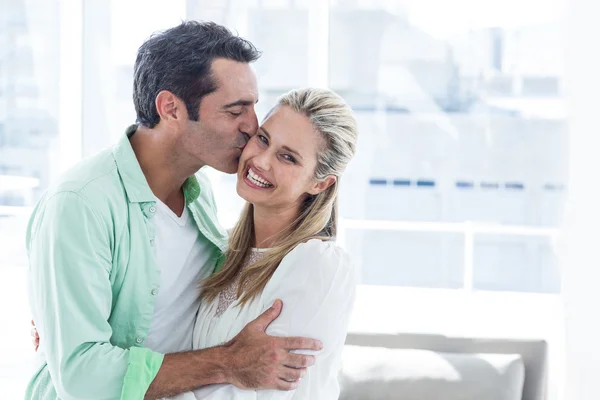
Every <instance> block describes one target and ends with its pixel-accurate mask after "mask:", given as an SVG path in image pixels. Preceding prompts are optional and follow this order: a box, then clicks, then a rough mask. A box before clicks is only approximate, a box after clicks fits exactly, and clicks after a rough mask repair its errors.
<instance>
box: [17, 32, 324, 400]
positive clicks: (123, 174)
mask: <svg viewBox="0 0 600 400" xmlns="http://www.w3.org/2000/svg"><path fill="white" fill-rule="evenodd" d="M258 57H259V53H258V51H257V50H256V48H255V47H254V46H253V45H252V44H251V43H249V42H248V41H246V40H243V39H241V38H239V37H236V36H233V35H232V34H231V33H230V32H229V31H228V30H227V29H226V28H224V27H222V26H219V25H217V24H214V23H199V22H184V23H182V24H181V25H179V26H177V27H175V28H172V29H169V30H167V31H165V32H163V33H161V34H158V35H155V36H153V37H151V38H150V39H149V40H148V41H146V42H145V43H144V44H143V45H142V46H141V47H140V49H139V51H138V55H137V59H136V62H135V69H134V88H133V91H134V95H133V98H134V103H135V109H136V113H137V122H138V124H137V125H134V126H132V127H130V128H129V129H128V130H127V133H126V135H124V136H123V137H122V138H121V140H120V141H119V143H118V144H117V145H116V146H115V147H114V148H113V149H109V150H105V151H103V152H101V153H99V154H98V155H96V156H94V157H92V158H89V159H87V160H84V161H82V162H81V163H79V164H78V165H77V166H75V167H74V168H73V169H72V170H70V171H68V172H67V173H66V174H65V175H64V176H63V177H62V178H61V179H60V180H59V181H58V183H56V184H55V185H54V186H53V187H51V188H50V189H49V190H48V192H47V193H46V194H45V195H44V197H43V198H42V199H41V200H40V202H39V203H38V205H37V206H36V208H35V210H34V212H33V215H32V217H31V220H30V223H29V226H28V231H27V246H28V253H29V259H30V263H29V265H30V275H31V293H32V295H31V297H32V299H31V300H32V307H33V316H34V320H35V323H36V327H37V329H38V331H39V335H40V337H41V343H40V351H39V357H40V361H41V363H40V368H39V370H38V372H37V373H36V375H35V376H34V378H33V379H32V381H31V382H30V384H29V386H28V389H27V394H26V399H57V398H60V399H63V400H71V399H84V398H85V399H119V398H120V399H142V398H147V399H156V398H161V397H166V396H172V395H175V394H179V393H182V392H186V391H190V390H193V389H194V388H197V387H200V386H203V385H207V384H213V383H225V382H226V383H231V384H234V385H236V386H238V387H241V388H247V389H259V388H261V389H262V388H271V389H280V390H290V389H294V388H296V387H297V382H298V380H299V379H300V378H301V377H302V376H303V375H304V373H305V372H306V368H307V367H309V366H310V365H312V364H313V363H314V357H312V356H306V355H300V354H292V353H290V350H293V349H302V350H319V349H320V347H321V344H320V343H319V342H318V341H315V340H310V339H303V338H275V337H269V336H267V335H266V334H265V333H264V330H265V328H266V327H267V325H268V324H269V323H270V322H271V321H272V320H273V319H275V318H276V317H277V315H278V314H279V311H280V310H281V306H282V305H281V302H276V304H274V305H273V307H272V308H271V309H270V310H268V311H266V312H265V314H263V315H262V316H261V317H259V318H258V319H257V320H255V321H254V322H252V323H250V324H248V326H246V328H245V329H244V330H243V331H242V332H241V333H240V334H239V335H238V336H237V337H236V338H234V339H233V340H232V341H231V342H229V343H227V344H225V345H223V346H219V347H215V348H211V349H206V350H200V351H191V342H192V341H191V335H192V329H193V324H194V319H195V315H196V311H197V310H198V305H199V303H198V301H199V300H198V292H197V290H198V289H197V287H198V282H199V281H200V280H201V279H203V278H205V277H207V276H209V275H210V274H211V273H212V272H213V271H214V270H215V268H216V264H217V262H218V261H219V260H220V259H221V255H222V253H223V251H224V250H225V248H226V245H227V243H226V241H227V235H226V233H225V232H224V231H223V229H222V228H221V227H220V226H219V224H218V222H217V219H216V208H215V204H214V199H213V197H212V193H211V188H210V184H209V182H208V180H207V178H206V177H205V176H204V175H203V174H202V173H198V174H196V172H197V171H198V170H199V169H200V168H202V167H203V166H205V165H208V166H211V167H214V168H216V169H218V170H220V171H224V172H227V173H233V172H236V171H237V164H238V159H239V156H240V154H241V152H242V149H243V147H244V146H245V144H246V142H247V141H248V138H249V137H250V136H252V135H254V134H255V132H256V130H257V126H258V123H257V119H256V114H255V112H254V104H255V103H256V102H257V101H258V89H257V85H256V78H255V76H254V73H253V72H252V70H251V68H250V65H249V64H250V63H251V62H253V61H255V60H256V59H257V58H258ZM195 174H196V175H195Z"/></svg>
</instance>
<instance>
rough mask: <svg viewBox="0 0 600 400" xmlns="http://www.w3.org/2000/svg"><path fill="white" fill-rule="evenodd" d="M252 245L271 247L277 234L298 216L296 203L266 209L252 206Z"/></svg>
mask: <svg viewBox="0 0 600 400" xmlns="http://www.w3.org/2000/svg"><path fill="white" fill-rule="evenodd" d="M253 209H254V213H253V214H254V215H253V219H254V238H255V241H256V242H255V243H254V246H255V247H257V248H269V247H272V246H273V244H274V243H275V241H276V240H277V239H278V237H279V234H280V233H281V232H283V231H284V230H285V229H286V228H287V227H288V226H290V225H291V224H292V222H293V221H294V219H296V217H297V216H298V207H297V206H296V205H294V206H291V207H288V208H280V209H266V208H262V207H260V206H258V207H257V206H256V205H255V206H254V207H253Z"/></svg>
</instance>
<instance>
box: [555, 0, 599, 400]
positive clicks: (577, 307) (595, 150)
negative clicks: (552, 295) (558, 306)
mask: <svg viewBox="0 0 600 400" xmlns="http://www.w3.org/2000/svg"><path fill="white" fill-rule="evenodd" d="M567 8H568V12H567V23H568V35H567V43H566V46H565V49H566V61H567V70H566V72H567V82H566V90H567V96H568V101H569V113H570V123H569V156H570V159H569V184H568V185H569V187H568V189H569V201H568V206H567V218H566V226H565V234H566V235H565V239H566V240H565V243H564V244H565V252H564V254H563V257H562V262H563V264H562V271H563V295H564V312H565V335H566V343H565V344H566V363H565V367H566V381H565V383H566V384H565V386H564V393H563V398H564V400H588V399H589V400H598V399H600V290H599V289H600V123H599V122H600V121H599V119H600V2H598V0H569V1H567ZM557 45H560V44H557Z"/></svg>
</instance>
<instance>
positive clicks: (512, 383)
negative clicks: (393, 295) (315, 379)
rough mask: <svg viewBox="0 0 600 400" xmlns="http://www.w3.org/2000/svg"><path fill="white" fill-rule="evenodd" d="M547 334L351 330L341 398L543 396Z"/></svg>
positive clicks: (528, 399) (504, 399) (529, 399)
mask: <svg viewBox="0 0 600 400" xmlns="http://www.w3.org/2000/svg"><path fill="white" fill-rule="evenodd" d="M546 376H547V344H546V342H545V341H543V340H514V339H477V338H458V337H445V336H440V335H425V334H393V335H391V334H372V333H351V334H348V337H347V339H346V346H345V349H344V353H343V367H342V371H341V373H340V385H341V395H340V399H341V400H358V399H361V400H363V399H369V400H391V399H400V400H545V399H546V386H547V383H546Z"/></svg>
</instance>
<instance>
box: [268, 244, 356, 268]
mask: <svg viewBox="0 0 600 400" xmlns="http://www.w3.org/2000/svg"><path fill="white" fill-rule="evenodd" d="M316 270H318V271H320V274H319V275H321V276H322V274H324V273H327V272H329V273H332V274H333V273H339V272H342V271H347V272H349V273H350V272H352V271H353V267H352V263H351V260H350V256H349V255H348V253H346V251H345V250H344V249H342V248H341V247H340V246H338V245H337V244H336V243H335V242H334V241H324V240H319V239H311V240H309V241H307V242H304V243H300V244H299V245H297V246H296V247H295V248H294V249H293V250H292V251H290V252H289V253H288V254H287V255H286V256H285V257H284V258H283V260H282V261H281V264H280V265H279V267H278V268H277V272H279V275H284V274H285V275H289V274H293V275H310V274H312V273H313V272H316Z"/></svg>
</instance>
